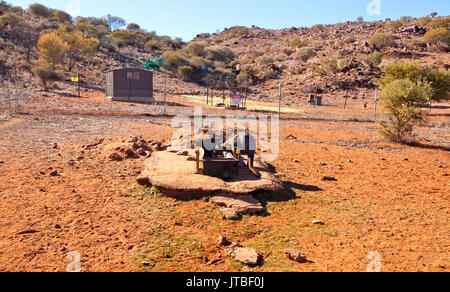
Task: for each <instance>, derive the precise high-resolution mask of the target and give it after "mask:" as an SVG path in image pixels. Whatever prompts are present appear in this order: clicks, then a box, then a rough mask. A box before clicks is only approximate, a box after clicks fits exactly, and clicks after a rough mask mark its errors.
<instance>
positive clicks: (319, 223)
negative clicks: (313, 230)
mask: <svg viewBox="0 0 450 292" xmlns="http://www.w3.org/2000/svg"><path fill="white" fill-rule="evenodd" d="M312 224H313V225H325V223H323V222H322V221H320V220H313V221H312Z"/></svg>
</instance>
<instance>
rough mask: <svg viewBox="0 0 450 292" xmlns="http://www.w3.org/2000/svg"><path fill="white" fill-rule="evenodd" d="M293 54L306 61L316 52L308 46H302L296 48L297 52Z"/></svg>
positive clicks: (315, 54)
mask: <svg viewBox="0 0 450 292" xmlns="http://www.w3.org/2000/svg"><path fill="white" fill-rule="evenodd" d="M295 55H296V57H297V58H298V59H299V60H301V61H303V62H307V61H308V60H309V59H311V58H312V57H315V56H317V53H316V51H315V50H313V49H312V48H310V47H303V48H301V49H300V50H298V52H297V53H296V54H295Z"/></svg>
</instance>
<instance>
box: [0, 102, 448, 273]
mask: <svg viewBox="0 0 450 292" xmlns="http://www.w3.org/2000/svg"><path fill="white" fill-rule="evenodd" d="M42 100H45V98H40V99H39V101H38V102H37V104H39V103H41V102H42ZM180 102H181V101H180ZM45 104H46V105H51V104H52V103H51V101H50V100H49V101H48V102H47V103H45ZM61 104H62V105H63V106H65V108H60V109H58V110H55V108H52V107H51V106H48V108H45V107H44V106H43V107H41V108H39V109H38V110H36V108H35V109H33V110H30V114H28V115H21V116H18V117H16V118H13V119H10V120H8V121H6V122H0V173H1V175H0V226H1V228H0V230H1V231H0V271H65V270H66V266H67V264H68V263H69V262H70V261H69V260H68V259H67V258H66V256H67V253H68V252H70V251H77V252H79V253H80V255H81V259H82V269H83V271H135V270H152V271H183V270H189V271H192V270H195V271H242V270H247V269H248V268H246V267H243V266H241V265H237V264H236V263H234V262H233V261H232V260H231V259H229V258H227V257H226V256H225V255H224V254H225V251H224V250H223V249H221V248H219V247H218V244H217V238H218V236H219V235H221V234H225V235H227V236H228V237H230V238H231V239H233V240H240V241H241V243H242V244H243V245H245V246H250V247H255V248H256V249H257V250H258V251H259V252H261V253H262V254H263V255H264V256H265V264H264V265H263V266H261V267H257V268H255V269H253V270H254V271H286V270H289V271H365V270H366V266H367V264H368V260H367V254H368V253H369V252H372V251H375V252H379V253H380V255H381V260H382V270H383V271H446V270H448V266H449V259H448V255H449V252H450V246H449V235H450V233H449V229H448V221H449V206H450V205H449V196H448V194H449V193H450V168H449V167H450V155H449V151H448V150H449V149H448V147H449V146H450V145H449V141H450V133H449V129H448V127H447V128H439V127H435V128H421V129H420V130H419V133H420V139H421V140H422V141H421V144H420V145H419V146H417V147H407V146H400V145H397V144H391V143H387V142H385V141H382V140H380V139H379V138H377V137H376V135H375V133H374V132H375V130H376V127H375V124H373V123H367V122H364V121H362V122H359V121H357V120H355V121H351V118H349V119H345V116H344V115H345V114H346V113H343V112H342V110H341V109H332V110H333V111H336V112H337V113H336V115H337V116H338V117H342V116H344V119H343V120H346V121H345V122H343V121H339V118H338V119H333V120H330V121H327V120H320V119H318V120H316V121H314V119H310V118H308V119H306V118H305V119H302V118H301V117H299V118H298V119H295V117H293V118H289V119H287V120H284V121H282V124H281V139H282V141H281V149H282V153H281V155H280V158H279V160H278V161H276V162H275V163H274V166H275V168H276V171H277V173H278V176H279V177H280V178H282V180H283V181H284V182H285V183H286V185H287V186H288V187H289V188H290V189H291V190H292V191H293V194H295V195H292V194H291V195H290V196H288V197H279V198H276V197H273V196H263V197H261V198H260V199H261V200H263V201H264V202H265V203H266V204H267V209H268V211H269V213H270V215H269V216H267V217H244V218H243V219H242V220H241V221H239V222H228V221H222V220H221V219H220V214H218V212H217V210H216V208H214V207H213V206H212V205H211V204H210V203H208V202H206V201H204V200H200V201H189V202H177V201H174V200H172V199H168V198H163V197H153V196H151V195H149V194H148V192H147V191H146V190H143V189H141V188H139V187H137V185H136V183H135V179H136V176H137V174H138V173H139V171H140V170H141V168H142V165H143V162H144V160H143V159H142V158H140V159H132V160H125V161H124V162H112V161H110V160H109V159H107V158H106V157H105V156H104V154H103V149H104V147H105V145H108V144H110V143H114V142H117V141H125V140H127V139H129V138H130V136H143V137H144V138H145V139H149V140H154V141H161V140H164V139H168V138H169V137H170V136H171V134H172V132H173V129H171V128H169V127H168V126H167V125H168V124H169V122H170V120H168V119H163V118H160V117H157V116H153V117H152V116H143V115H142V114H143V113H145V112H148V110H149V109H151V106H146V108H143V107H141V106H136V105H135V106H130V105H127V104H119V103H107V102H104V101H103V99H102V98H101V97H99V96H97V95H96V94H93V95H92V96H90V97H89V98H88V99H85V100H83V101H82V102H81V103H80V102H79V101H74V100H72V99H68V98H66V99H63V100H62V101H61ZM147 107H148V108H147ZM355 107H356V105H355ZM159 109H160V108H159V107H158V110H159ZM178 109H179V108H178ZM184 109H185V110H190V108H184ZM172 110H174V111H175V109H172ZM324 110H325V109H324ZM155 111H156V110H155ZM81 113H84V114H81ZM87 113H89V114H87ZM350 115H352V114H351V113H350ZM306 116H308V114H306ZM433 122H436V123H441V122H447V123H448V122H449V119H448V109H446V108H443V109H439V110H437V111H436V115H435V116H433ZM103 138H104V139H106V140H105V141H104V142H103V143H102V144H100V145H98V146H93V147H90V148H89V149H88V150H87V149H83V148H82V146H83V145H84V146H86V145H90V144H94V143H95V142H96V141H98V140H99V139H103ZM54 143H57V147H56V149H54V148H55V147H54ZM438 146H439V147H438ZM82 151H84V153H83V152H82ZM80 156H82V158H81V157H80ZM295 159H297V160H298V161H299V162H294V160H295ZM71 160H73V161H74V163H73V162H70V161H71ZM53 170H57V171H58V176H50V173H51V171H53ZM324 176H331V177H335V178H336V179H337V181H335V182H330V181H323V180H322V178H323V177H324ZM312 220H321V221H323V222H324V223H325V225H324V226H315V225H312V224H311V222H312ZM287 248H299V249H301V250H303V251H304V252H306V253H307V254H308V259H309V260H310V261H311V263H308V264H303V265H301V264H296V263H292V262H289V261H288V260H287V259H286V258H285V256H284V250H285V249H287ZM211 260H213V262H214V260H217V261H216V262H215V263H214V264H211ZM142 263H145V264H144V265H143V264H142Z"/></svg>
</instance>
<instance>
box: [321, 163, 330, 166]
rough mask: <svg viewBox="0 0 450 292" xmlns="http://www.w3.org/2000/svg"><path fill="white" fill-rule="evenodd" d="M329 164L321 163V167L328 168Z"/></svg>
mask: <svg viewBox="0 0 450 292" xmlns="http://www.w3.org/2000/svg"><path fill="white" fill-rule="evenodd" d="M327 165H328V164H326V163H321V164H320V166H327Z"/></svg>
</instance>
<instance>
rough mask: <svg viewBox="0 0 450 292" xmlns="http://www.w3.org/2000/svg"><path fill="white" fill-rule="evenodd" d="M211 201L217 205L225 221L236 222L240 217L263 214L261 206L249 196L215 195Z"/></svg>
mask: <svg viewBox="0 0 450 292" xmlns="http://www.w3.org/2000/svg"><path fill="white" fill-rule="evenodd" d="M211 201H212V202H213V203H214V204H217V205H218V206H219V207H221V208H220V209H219V211H220V212H221V213H222V214H223V215H224V217H225V219H229V220H238V219H239V218H240V216H241V215H246V214H252V215H253V214H258V213H263V212H265V209H264V207H263V206H262V204H261V203H260V202H259V201H258V200H256V199H255V198H254V197H253V196H251V195H242V196H232V195H217V196H214V197H213V198H212V199H211Z"/></svg>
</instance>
